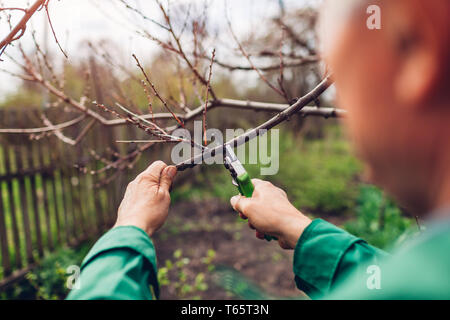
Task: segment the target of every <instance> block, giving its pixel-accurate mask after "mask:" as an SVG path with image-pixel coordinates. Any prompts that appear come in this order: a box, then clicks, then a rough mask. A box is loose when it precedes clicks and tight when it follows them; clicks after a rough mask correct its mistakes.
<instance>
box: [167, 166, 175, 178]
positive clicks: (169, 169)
mask: <svg viewBox="0 0 450 320" xmlns="http://www.w3.org/2000/svg"><path fill="white" fill-rule="evenodd" d="M166 174H167V175H168V176H169V178H170V179H173V178H175V176H176V174H177V168H176V167H174V166H170V167H167V169H166Z"/></svg>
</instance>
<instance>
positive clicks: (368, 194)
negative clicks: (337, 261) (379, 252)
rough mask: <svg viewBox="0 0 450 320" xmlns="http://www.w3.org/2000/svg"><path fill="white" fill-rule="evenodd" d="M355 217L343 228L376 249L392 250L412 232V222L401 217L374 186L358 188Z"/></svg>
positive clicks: (392, 203) (398, 211)
mask: <svg viewBox="0 0 450 320" xmlns="http://www.w3.org/2000/svg"><path fill="white" fill-rule="evenodd" d="M356 214H357V217H356V219H355V220H353V221H350V222H348V223H346V224H345V225H344V228H345V229H346V230H347V231H348V232H350V233H352V234H354V235H355V236H357V237H360V238H362V239H364V240H366V241H367V242H368V243H370V244H372V245H374V246H376V247H379V248H389V247H392V246H394V245H396V244H398V243H399V242H401V241H402V240H403V239H405V238H406V237H407V236H408V235H409V234H410V233H412V232H415V230H414V228H412V226H413V225H414V223H413V221H412V219H410V218H406V217H404V216H403V215H402V212H401V210H400V209H399V208H398V207H397V206H396V205H395V204H394V202H393V201H392V200H390V199H388V198H386V197H385V196H384V194H383V192H382V191H380V190H379V189H377V188H376V187H374V186H369V185H364V186H362V187H361V191H360V195H359V197H358V206H357V208H356Z"/></svg>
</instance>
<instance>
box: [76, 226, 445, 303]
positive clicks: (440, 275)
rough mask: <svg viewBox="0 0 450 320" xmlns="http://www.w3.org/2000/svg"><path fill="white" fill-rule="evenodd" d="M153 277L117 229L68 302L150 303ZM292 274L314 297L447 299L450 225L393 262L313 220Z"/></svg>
mask: <svg viewBox="0 0 450 320" xmlns="http://www.w3.org/2000/svg"><path fill="white" fill-rule="evenodd" d="M156 270H157V269H156V258H155V249H154V246H153V244H152V242H151V240H150V238H149V237H148V236H147V235H146V234H145V232H144V231H143V230H141V229H139V228H136V227H119V228H115V229H112V230H111V231H109V232H108V233H106V234H105V235H104V236H103V237H102V238H101V239H100V240H99V241H98V242H97V243H96V244H95V245H94V247H93V248H92V249H91V251H90V252H89V254H88V255H87V257H86V258H85V259H84V261H83V264H82V267H81V275H80V279H79V281H81V282H80V288H79V289H77V290H72V292H71V293H70V294H69V296H68V299H139V300H142V299H151V298H153V297H155V296H156V297H157V296H158V293H159V289H158V283H157V277H156ZM294 274H295V281H296V284H297V287H298V288H299V289H301V290H303V291H304V292H305V293H306V294H308V295H309V296H310V297H312V298H326V299H450V223H442V224H440V225H439V226H436V227H433V228H429V229H428V231H427V232H424V233H423V234H422V235H421V236H420V237H418V238H417V239H415V241H414V242H412V243H410V244H409V245H407V246H405V247H403V248H402V249H400V250H399V251H397V252H396V253H395V254H393V255H392V257H391V256H389V255H388V254H387V253H385V252H383V251H381V250H379V249H376V248H374V247H372V246H370V245H368V244H367V243H366V242H365V241H364V240H361V239H359V238H356V237H354V236H352V235H350V234H348V233H347V232H345V231H343V230H341V229H339V228H337V227H335V226H334V225H332V224H330V223H328V222H326V221H323V220H321V219H317V220H314V221H313V222H312V223H311V224H310V225H309V226H308V227H307V228H306V230H305V231H304V232H303V234H302V236H301V237H300V239H299V241H298V243H297V246H296V248H295V253H294ZM152 288H153V290H152ZM153 293H154V294H153Z"/></svg>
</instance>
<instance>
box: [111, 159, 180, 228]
mask: <svg viewBox="0 0 450 320" xmlns="http://www.w3.org/2000/svg"><path fill="white" fill-rule="evenodd" d="M176 174H177V169H176V168H175V167H173V166H169V167H168V166H167V165H166V164H165V163H164V162H162V161H156V162H154V163H153V164H152V165H150V166H149V167H148V168H147V169H146V170H145V171H144V172H142V173H141V174H139V175H138V176H137V177H136V179H134V180H133V181H132V182H130V184H129V185H128V187H127V191H126V192H125V196H124V198H123V200H122V203H121V204H120V207H119V212H118V217H117V221H116V224H115V227H118V226H136V227H139V228H141V229H142V230H144V231H145V232H147V234H148V235H149V236H152V235H153V233H155V231H157V230H158V229H159V228H161V227H162V225H163V224H164V222H165V221H166V218H167V215H168V213H169V205H170V193H169V189H170V186H171V185H172V182H173V179H174V178H175V175H176Z"/></svg>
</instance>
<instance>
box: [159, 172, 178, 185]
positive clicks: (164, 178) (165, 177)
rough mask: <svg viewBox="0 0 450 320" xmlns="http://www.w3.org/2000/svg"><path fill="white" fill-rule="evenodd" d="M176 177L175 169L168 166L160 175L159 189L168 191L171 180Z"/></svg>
mask: <svg viewBox="0 0 450 320" xmlns="http://www.w3.org/2000/svg"><path fill="white" fill-rule="evenodd" d="M176 175H177V168H176V167H174V166H169V167H167V168H165V169H164V170H163V172H162V175H161V180H160V182H159V188H160V189H162V190H164V191H169V189H170V186H171V185H172V182H173V179H174V178H175V176H176Z"/></svg>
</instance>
